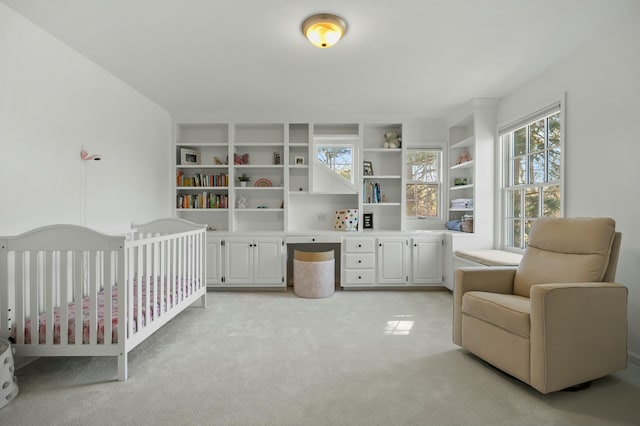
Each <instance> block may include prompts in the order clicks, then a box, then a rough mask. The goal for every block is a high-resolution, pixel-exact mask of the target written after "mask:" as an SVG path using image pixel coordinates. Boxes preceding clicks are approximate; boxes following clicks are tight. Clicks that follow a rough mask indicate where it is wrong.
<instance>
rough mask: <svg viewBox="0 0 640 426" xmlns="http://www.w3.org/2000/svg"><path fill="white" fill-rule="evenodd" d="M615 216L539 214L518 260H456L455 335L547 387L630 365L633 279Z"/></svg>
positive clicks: (505, 367) (512, 372) (519, 375)
mask: <svg viewBox="0 0 640 426" xmlns="http://www.w3.org/2000/svg"><path fill="white" fill-rule="evenodd" d="M620 240H621V235H620V233H617V232H615V222H614V221H613V219H609V218H571V219H565V218H561V219H557V218H543V219H538V220H536V221H535V222H534V223H533V225H532V227H531V231H530V233H529V244H528V247H527V249H526V250H525V253H524V256H523V258H522V261H521V263H520V265H519V266H518V267H517V268H515V267H490V268H461V269H458V270H456V273H455V276H456V282H455V289H454V315H453V342H454V343H456V344H458V345H460V346H462V347H463V348H465V349H466V350H468V351H470V352H472V353H473V354H475V355H477V356H479V357H480V358H482V359H484V360H485V361H487V362H488V363H490V364H492V365H494V366H496V367H497V368H499V369H501V370H503V371H505V372H506V373H508V374H510V375H512V376H513V377H516V378H517V379H520V380H521V381H523V382H525V383H527V384H529V385H531V386H532V387H534V388H535V389H537V390H538V391H540V392H542V393H544V394H546V393H549V392H553V391H557V390H561V389H566V388H571V387H577V386H579V385H583V384H587V383H590V381H591V380H593V379H597V378H599V377H602V376H606V375H607V374H610V373H613V372H615V371H618V370H622V369H624V368H625V367H626V365H627V288H626V287H624V286H622V285H620V284H616V283H614V282H613V281H614V279H615V271H616V265H617V260H618V252H619V249H620Z"/></svg>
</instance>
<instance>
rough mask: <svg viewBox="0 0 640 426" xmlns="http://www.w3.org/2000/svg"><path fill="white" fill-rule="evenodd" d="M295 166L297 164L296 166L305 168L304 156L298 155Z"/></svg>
mask: <svg viewBox="0 0 640 426" xmlns="http://www.w3.org/2000/svg"><path fill="white" fill-rule="evenodd" d="M295 164H296V166H303V165H304V157H303V156H302V155H296V159H295Z"/></svg>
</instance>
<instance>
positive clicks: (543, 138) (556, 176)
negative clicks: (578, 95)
mask: <svg viewBox="0 0 640 426" xmlns="http://www.w3.org/2000/svg"><path fill="white" fill-rule="evenodd" d="M561 130H562V123H561V113H560V105H559V104H557V105H554V106H551V107H549V108H547V109H545V110H544V111H542V112H539V113H538V114H536V116H535V117H534V116H529V117H527V118H526V119H523V120H520V121H519V122H517V123H515V124H513V125H511V126H509V127H508V128H507V129H504V130H501V131H500V141H501V144H502V148H503V152H504V153H505V160H506V167H505V168H504V170H505V173H504V180H503V182H504V183H503V200H504V204H505V206H504V207H505V209H504V215H503V244H504V247H505V248H515V249H524V248H525V247H526V246H527V244H528V242H529V230H530V229H531V223H532V222H533V221H534V220H535V219H536V218H538V217H560V216H561V215H562V203H561V193H562V169H561V166H562V161H561V158H562V131H561Z"/></svg>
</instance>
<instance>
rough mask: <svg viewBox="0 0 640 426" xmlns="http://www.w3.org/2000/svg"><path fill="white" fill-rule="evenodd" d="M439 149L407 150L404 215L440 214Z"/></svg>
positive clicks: (426, 215)
mask: <svg viewBox="0 0 640 426" xmlns="http://www.w3.org/2000/svg"><path fill="white" fill-rule="evenodd" d="M441 157H442V153H441V151H439V150H408V151H407V157H406V161H407V169H406V170H407V180H408V181H409V182H415V183H410V184H407V185H406V206H405V207H406V215H407V216H408V217H434V218H437V217H439V216H440V191H441V189H440V184H441V181H442V176H441V173H442V172H441V164H440V161H441V160H440V159H441Z"/></svg>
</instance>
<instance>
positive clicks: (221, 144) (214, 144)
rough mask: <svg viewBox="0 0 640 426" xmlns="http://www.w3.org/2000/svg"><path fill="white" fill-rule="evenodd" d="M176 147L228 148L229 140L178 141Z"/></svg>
mask: <svg viewBox="0 0 640 426" xmlns="http://www.w3.org/2000/svg"><path fill="white" fill-rule="evenodd" d="M176 147H178V148H181V147H182V148H189V147H222V148H228V147H229V143H228V142H177V143H176Z"/></svg>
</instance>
